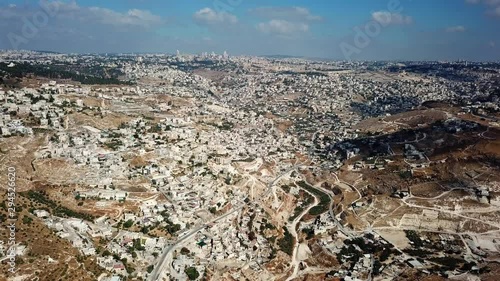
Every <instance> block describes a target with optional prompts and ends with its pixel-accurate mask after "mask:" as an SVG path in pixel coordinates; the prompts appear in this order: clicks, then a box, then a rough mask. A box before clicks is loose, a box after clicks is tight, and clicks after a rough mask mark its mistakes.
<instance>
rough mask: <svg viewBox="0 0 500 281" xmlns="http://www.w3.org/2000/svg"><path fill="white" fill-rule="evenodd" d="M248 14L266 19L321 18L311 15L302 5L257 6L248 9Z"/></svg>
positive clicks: (305, 20)
mask: <svg viewBox="0 0 500 281" xmlns="http://www.w3.org/2000/svg"><path fill="white" fill-rule="evenodd" d="M249 12H250V14H252V15H255V16H257V17H261V18H266V19H280V20H287V21H299V22H309V21H321V20H323V18H322V17H321V16H318V15H313V14H312V13H311V12H310V11H309V9H307V8H304V7H258V8H255V9H251V10H249Z"/></svg>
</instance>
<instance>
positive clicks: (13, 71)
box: [0, 63, 133, 85]
mask: <svg viewBox="0 0 500 281" xmlns="http://www.w3.org/2000/svg"><path fill="white" fill-rule="evenodd" d="M7 65H8V64H7V63H0V71H3V72H5V73H7V74H8V75H9V76H11V77H16V78H22V77H25V76H27V75H30V74H32V75H36V76H42V77H47V78H52V79H71V80H73V81H77V82H80V83H82V84H102V85H109V84H113V85H123V84H124V85H132V84H133V83H132V82H130V81H121V80H118V79H117V78H105V77H102V76H95V75H86V74H80V73H76V72H73V71H68V70H65V69H64V68H62V67H54V66H49V65H33V64H29V63H20V64H16V65H15V66H14V67H8V66H7Z"/></svg>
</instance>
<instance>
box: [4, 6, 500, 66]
mask: <svg viewBox="0 0 500 281" xmlns="http://www.w3.org/2000/svg"><path fill="white" fill-rule="evenodd" d="M0 49H29V50H44V51H56V52H63V53H175V52H176V51H177V50H179V51H180V53H186V54H187V53H191V54H196V53H201V52H209V53H210V52H215V53H219V54H220V53H223V52H224V51H227V52H228V53H229V54H230V55H289V56H303V57H309V58H329V59H339V60H344V59H349V60H459V59H461V60H473V61H498V60H500V0H354V1H346V0H316V1H310V0H267V1H265V0H182V1H181V0H177V1H173V0H106V1H102V0H58V1H53V0H42V1H39V0H31V1H30V0H0Z"/></svg>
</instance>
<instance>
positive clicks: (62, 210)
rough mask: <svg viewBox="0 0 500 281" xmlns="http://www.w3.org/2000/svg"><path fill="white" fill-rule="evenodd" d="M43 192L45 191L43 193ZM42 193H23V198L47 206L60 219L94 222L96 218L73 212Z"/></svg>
mask: <svg viewBox="0 0 500 281" xmlns="http://www.w3.org/2000/svg"><path fill="white" fill-rule="evenodd" d="M42 192H43V191H42ZM42 192H37V191H34V190H29V191H28V192H23V193H21V195H22V196H24V197H27V198H29V199H31V200H33V201H35V202H38V203H41V204H43V205H46V206H48V207H50V208H51V209H52V214H53V215H54V216H58V217H63V218H78V219H83V220H87V221H93V220H94V219H95V217H94V216H93V215H90V214H86V213H79V212H76V211H73V210H71V209H69V208H67V207H65V206H62V205H60V204H58V203H56V202H54V201H53V200H51V199H49V198H47V197H46V196H45V194H42Z"/></svg>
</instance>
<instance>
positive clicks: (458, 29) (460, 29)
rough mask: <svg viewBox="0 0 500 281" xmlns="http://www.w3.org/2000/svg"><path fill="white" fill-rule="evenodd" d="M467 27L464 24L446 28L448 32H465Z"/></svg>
mask: <svg viewBox="0 0 500 281" xmlns="http://www.w3.org/2000/svg"><path fill="white" fill-rule="evenodd" d="M465 31H466V29H465V27H464V26H463V25H456V26H450V27H448V28H446V32H465Z"/></svg>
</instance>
